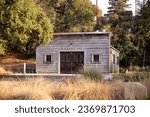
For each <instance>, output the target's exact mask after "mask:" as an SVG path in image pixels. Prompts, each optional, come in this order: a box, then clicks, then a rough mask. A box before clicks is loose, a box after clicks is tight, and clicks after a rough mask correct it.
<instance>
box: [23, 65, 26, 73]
mask: <svg viewBox="0 0 150 117" xmlns="http://www.w3.org/2000/svg"><path fill="white" fill-rule="evenodd" d="M23 74H24V75H25V74H26V63H23Z"/></svg>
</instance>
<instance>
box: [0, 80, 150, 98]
mask: <svg viewBox="0 0 150 117" xmlns="http://www.w3.org/2000/svg"><path fill="white" fill-rule="evenodd" d="M129 85H130V84H129ZM147 85H148V84H147ZM127 89H128V90H126V91H125V84H124V82H121V81H112V82H94V81H89V80H84V79H80V80H73V79H70V80H69V79H61V80H60V79H59V80H53V81H52V80H49V79H44V78H35V79H34V78H28V79H24V80H20V79H18V80H16V81H15V80H13V79H12V80H11V81H10V80H5V81H0V99H1V100H116V99H117V100H122V99H125V95H126V93H127V94H130V92H132V94H133V97H131V98H129V99H147V97H143V95H145V90H142V89H141V88H140V87H139V88H138V85H135V86H134V85H133V84H131V85H130V86H129V88H128V87H127ZM131 90H133V91H131ZM137 96H142V97H137Z"/></svg>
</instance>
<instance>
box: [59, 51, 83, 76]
mask: <svg viewBox="0 0 150 117" xmlns="http://www.w3.org/2000/svg"><path fill="white" fill-rule="evenodd" d="M83 65H84V52H60V73H61V74H78V73H80V72H81V69H82V67H83Z"/></svg>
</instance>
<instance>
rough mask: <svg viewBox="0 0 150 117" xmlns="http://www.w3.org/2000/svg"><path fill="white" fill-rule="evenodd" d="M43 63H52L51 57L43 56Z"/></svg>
mask: <svg viewBox="0 0 150 117" xmlns="http://www.w3.org/2000/svg"><path fill="white" fill-rule="evenodd" d="M44 62H46V63H50V62H52V57H51V55H45V57H44Z"/></svg>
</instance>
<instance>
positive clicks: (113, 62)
mask: <svg viewBox="0 0 150 117" xmlns="http://www.w3.org/2000/svg"><path fill="white" fill-rule="evenodd" d="M115 61H116V60H115V55H113V64H115V63H116V62H115Z"/></svg>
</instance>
